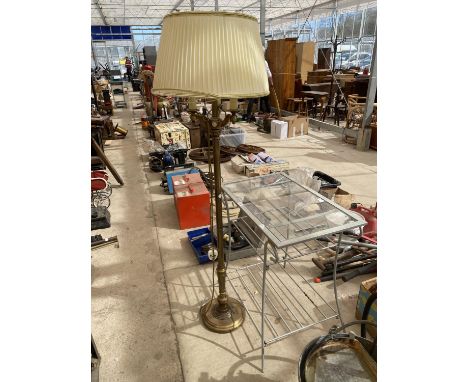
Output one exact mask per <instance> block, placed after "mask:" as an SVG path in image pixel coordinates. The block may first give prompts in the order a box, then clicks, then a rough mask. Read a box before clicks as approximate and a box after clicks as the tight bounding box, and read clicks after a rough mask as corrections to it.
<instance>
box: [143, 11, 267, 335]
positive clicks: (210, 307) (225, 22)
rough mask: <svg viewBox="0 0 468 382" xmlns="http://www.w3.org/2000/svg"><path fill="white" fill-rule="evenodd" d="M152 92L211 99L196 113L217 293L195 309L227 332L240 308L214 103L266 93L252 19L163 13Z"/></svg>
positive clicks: (259, 45)
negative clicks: (210, 197) (228, 245)
mask: <svg viewBox="0 0 468 382" xmlns="http://www.w3.org/2000/svg"><path fill="white" fill-rule="evenodd" d="M152 92H153V94H155V95H158V94H161V95H171V96H179V97H190V98H194V97H198V98H200V97H206V98H212V99H214V103H213V108H212V117H211V118H210V119H208V118H207V117H206V116H201V115H198V116H197V117H198V118H201V119H205V121H206V122H207V123H209V126H210V129H209V131H210V137H211V140H212V143H213V156H212V157H213V165H214V183H215V184H214V189H215V200H216V232H217V238H218V240H217V251H218V264H217V268H216V270H217V275H218V283H219V294H218V297H217V298H214V299H212V300H210V301H208V302H207V303H206V304H205V305H203V306H202V307H201V309H200V315H201V319H202V321H203V323H204V324H205V326H206V327H207V328H208V329H210V330H213V331H215V332H219V333H226V332H230V331H232V330H234V329H236V328H237V327H239V326H240V325H242V323H243V321H244V318H245V308H244V306H243V305H242V303H241V302H240V301H238V300H236V299H234V298H232V297H229V296H228V295H227V293H226V265H225V258H224V244H223V240H222V237H223V216H222V203H221V166H220V151H219V135H220V132H221V128H222V127H223V126H224V125H226V124H227V123H228V122H229V121H230V117H225V118H224V119H223V120H220V118H219V113H220V109H219V103H220V100H221V99H222V98H224V99H231V100H236V99H238V98H258V97H263V96H266V95H268V94H269V89H268V79H267V75H266V70H265V59H264V54H263V47H262V43H261V41H260V33H259V25H258V21H257V19H256V18H254V17H252V16H248V15H244V14H241V13H228V12H178V13H172V14H169V15H167V16H166V17H164V20H163V31H162V35H161V40H160V44H159V50H158V60H157V63H156V69H155V79H154V81H153V90H152ZM235 104H236V102H231V105H235ZM232 107H233V106H232ZM232 115H234V113H233V114H232Z"/></svg>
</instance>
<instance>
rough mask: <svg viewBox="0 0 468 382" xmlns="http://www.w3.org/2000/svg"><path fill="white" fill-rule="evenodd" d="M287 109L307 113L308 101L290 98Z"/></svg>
mask: <svg viewBox="0 0 468 382" xmlns="http://www.w3.org/2000/svg"><path fill="white" fill-rule="evenodd" d="M286 110H287V111H290V112H292V113H295V112H297V113H299V114H306V113H307V101H305V100H304V101H303V100H302V98H288V103H287V104H286Z"/></svg>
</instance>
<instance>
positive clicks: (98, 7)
mask: <svg viewBox="0 0 468 382" xmlns="http://www.w3.org/2000/svg"><path fill="white" fill-rule="evenodd" d="M94 5H96V7H97V9H98V11H99V15H100V16H101V19H102V22H103V23H104V25H109V24H108V23H107V21H106V16H104V13H102V8H101V4H99V0H94Z"/></svg>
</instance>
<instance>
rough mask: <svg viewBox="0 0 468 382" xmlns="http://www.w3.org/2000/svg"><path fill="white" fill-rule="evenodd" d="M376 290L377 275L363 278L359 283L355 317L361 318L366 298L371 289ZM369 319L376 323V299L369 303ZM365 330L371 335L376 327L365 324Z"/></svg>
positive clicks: (373, 334) (374, 333)
mask: <svg viewBox="0 0 468 382" xmlns="http://www.w3.org/2000/svg"><path fill="white" fill-rule="evenodd" d="M374 289H375V290H377V277H374V278H372V279H369V280H365V281H363V282H362V283H361V287H360V288H359V295H358V300H357V304H356V319H358V320H361V319H362V313H363V311H364V307H365V306H366V303H367V300H368V299H369V297H370V295H371V291H372V290H374ZM367 319H368V320H369V321H373V322H375V323H377V300H375V301H374V303H373V304H372V305H371V308H370V310H369V315H368V316H367ZM366 330H367V331H368V332H369V334H370V335H371V336H373V337H375V335H376V327H375V326H371V325H367V327H366Z"/></svg>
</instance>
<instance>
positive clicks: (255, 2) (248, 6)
mask: <svg viewBox="0 0 468 382" xmlns="http://www.w3.org/2000/svg"><path fill="white" fill-rule="evenodd" d="M259 1H260V0H257V1H254V2H253V3H251V4H249V5H246V6H245V7H242V8H240V9H236V11H237V12H239V11H243V10H244V9H246V8H250V7H251V6H252V5H255V4H257V3H258V2H259Z"/></svg>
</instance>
